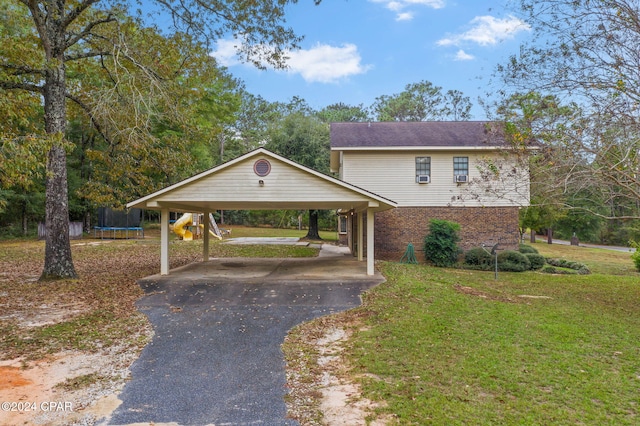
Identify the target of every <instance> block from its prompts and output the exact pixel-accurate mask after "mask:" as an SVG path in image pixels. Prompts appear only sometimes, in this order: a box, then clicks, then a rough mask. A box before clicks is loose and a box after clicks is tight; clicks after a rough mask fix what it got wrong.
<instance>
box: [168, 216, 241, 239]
mask: <svg viewBox="0 0 640 426" xmlns="http://www.w3.org/2000/svg"><path fill="white" fill-rule="evenodd" d="M173 232H174V233H175V234H176V235H178V236H179V237H180V238H181V239H182V240H184V241H192V240H194V239H198V238H200V237H201V235H202V233H203V232H204V215H202V214H196V213H185V214H183V215H182V216H181V217H180V218H179V219H178V220H176V221H175V222H174V223H173ZM230 233H231V230H229V229H220V228H219V227H218V224H217V223H216V220H215V219H214V217H213V215H212V214H211V213H210V214H209V234H210V235H212V236H214V237H216V238H217V239H219V240H221V239H222V237H223V236H224V235H229V234H230Z"/></svg>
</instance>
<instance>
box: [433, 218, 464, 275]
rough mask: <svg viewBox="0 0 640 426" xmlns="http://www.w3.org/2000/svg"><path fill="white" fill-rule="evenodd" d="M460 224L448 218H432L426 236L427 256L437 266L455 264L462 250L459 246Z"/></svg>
mask: <svg viewBox="0 0 640 426" xmlns="http://www.w3.org/2000/svg"><path fill="white" fill-rule="evenodd" d="M459 230H460V225H459V224H458V223H455V222H450V221H448V220H441V219H432V220H431V222H430V223H429V234H428V235H427V236H426V237H425V238H424V255H425V258H426V259H427V260H429V261H431V262H433V264H434V265H436V266H453V265H455V263H456V262H457V261H458V255H459V254H460V252H461V250H460V248H459V247H458V244H457V243H458V241H460V237H459V236H458V231H459Z"/></svg>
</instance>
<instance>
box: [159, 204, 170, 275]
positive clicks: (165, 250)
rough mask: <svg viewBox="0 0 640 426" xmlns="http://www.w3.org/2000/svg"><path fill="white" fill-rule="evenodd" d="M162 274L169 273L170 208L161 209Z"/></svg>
mask: <svg viewBox="0 0 640 426" xmlns="http://www.w3.org/2000/svg"><path fill="white" fill-rule="evenodd" d="M160 275H169V209H162V210H161V211H160Z"/></svg>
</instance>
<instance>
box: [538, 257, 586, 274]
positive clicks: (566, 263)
mask: <svg viewBox="0 0 640 426" xmlns="http://www.w3.org/2000/svg"><path fill="white" fill-rule="evenodd" d="M546 262H547V263H548V264H549V265H551V266H557V267H559V268H567V269H573V270H574V271H576V273H577V274H579V275H588V274H590V273H591V271H590V270H589V268H588V267H587V265H585V264H584V263H580V262H574V261H571V260H566V259H552V258H547V259H546Z"/></svg>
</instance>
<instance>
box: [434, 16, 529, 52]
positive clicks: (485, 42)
mask: <svg viewBox="0 0 640 426" xmlns="http://www.w3.org/2000/svg"><path fill="white" fill-rule="evenodd" d="M470 25H471V28H469V30H467V31H465V32H463V33H460V34H453V35H451V36H449V37H445V38H443V39H440V40H438V42H437V44H438V45H439V46H452V45H453V46H459V45H461V44H463V43H465V42H471V43H476V44H479V45H481V46H490V45H495V44H498V43H500V42H502V41H504V40H508V39H512V38H514V37H515V36H516V35H517V34H518V33H520V32H523V31H529V30H530V29H531V27H530V26H529V24H527V23H526V22H524V21H522V20H521V19H519V18H516V17H514V16H509V17H507V18H505V19H499V18H494V17H493V16H477V17H475V18H473V19H472V20H471V22H470Z"/></svg>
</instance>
